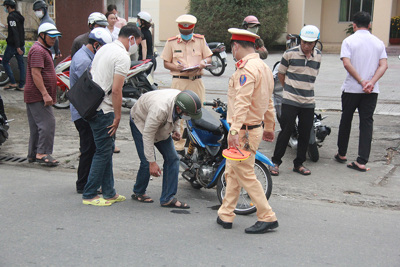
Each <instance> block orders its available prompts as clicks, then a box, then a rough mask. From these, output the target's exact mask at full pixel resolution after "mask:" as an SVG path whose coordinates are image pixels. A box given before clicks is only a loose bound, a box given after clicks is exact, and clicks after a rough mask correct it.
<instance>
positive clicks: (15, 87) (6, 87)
mask: <svg viewBox="0 0 400 267" xmlns="http://www.w3.org/2000/svg"><path fill="white" fill-rule="evenodd" d="M17 88H18V84H16V85H12V84H9V85H8V86H4V87H3V89H4V90H12V89H17Z"/></svg>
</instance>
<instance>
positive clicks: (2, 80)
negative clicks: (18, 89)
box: [0, 63, 10, 86]
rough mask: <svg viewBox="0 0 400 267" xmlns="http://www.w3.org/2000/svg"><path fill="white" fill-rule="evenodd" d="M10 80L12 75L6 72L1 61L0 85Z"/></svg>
mask: <svg viewBox="0 0 400 267" xmlns="http://www.w3.org/2000/svg"><path fill="white" fill-rule="evenodd" d="M9 81H10V77H8V75H7V74H6V72H5V70H4V66H3V64H1V63H0V86H4V85H6V84H7V83H8V82H9Z"/></svg>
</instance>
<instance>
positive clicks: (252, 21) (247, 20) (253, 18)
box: [242, 15, 261, 29]
mask: <svg viewBox="0 0 400 267" xmlns="http://www.w3.org/2000/svg"><path fill="white" fill-rule="evenodd" d="M250 24H255V25H257V26H260V25H261V23H260V22H259V21H258V19H257V17H256V16H253V15H250V16H247V17H245V18H244V20H243V23H242V26H243V27H244V28H245V29H247V28H248V27H249V25H250Z"/></svg>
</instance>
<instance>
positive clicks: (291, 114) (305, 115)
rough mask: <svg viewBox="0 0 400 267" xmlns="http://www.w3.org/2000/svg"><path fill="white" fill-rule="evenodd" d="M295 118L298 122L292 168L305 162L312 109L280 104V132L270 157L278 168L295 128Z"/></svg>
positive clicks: (311, 122)
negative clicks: (272, 154)
mask: <svg viewBox="0 0 400 267" xmlns="http://www.w3.org/2000/svg"><path fill="white" fill-rule="evenodd" d="M296 117H298V118H299V122H298V128H297V130H298V137H297V141H298V144H297V156H296V158H295V159H294V160H293V164H294V167H295V168H297V167H299V166H301V165H302V164H303V162H304V161H306V153H307V148H308V142H309V139H310V132H311V127H312V126H313V122H314V108H301V107H296V106H292V105H288V104H282V114H281V118H280V124H281V131H280V133H279V135H278V139H277V140H276V145H275V150H274V156H273V157H272V162H273V163H275V164H277V165H278V166H279V165H281V163H282V157H283V156H284V155H285V152H286V147H287V145H288V142H289V139H290V136H291V135H292V133H293V130H294V127H295V123H296Z"/></svg>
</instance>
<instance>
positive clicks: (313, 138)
mask: <svg viewBox="0 0 400 267" xmlns="http://www.w3.org/2000/svg"><path fill="white" fill-rule="evenodd" d="M279 64H280V62H279V61H278V62H276V63H275V65H274V67H273V71H272V74H273V76H274V91H273V96H274V106H275V111H276V117H277V119H278V122H279V123H280V116H281V112H282V98H283V97H282V95H283V86H282V84H281V82H280V81H279V79H278V68H279ZM326 118H327V116H325V117H322V115H321V114H317V113H314V124H313V127H312V128H311V133H310V140H309V142H308V149H307V154H308V157H309V158H310V159H311V160H312V161H313V162H317V161H318V160H319V151H318V148H319V147H321V146H322V142H323V141H324V140H325V138H326V137H327V136H328V135H329V134H330V133H331V128H330V127H328V126H326V125H322V120H324V119H326ZM298 135H299V133H298V129H297V122H296V123H295V127H294V131H293V133H292V135H291V136H290V139H289V143H288V146H289V147H291V148H293V149H297V143H298V141H297V138H298Z"/></svg>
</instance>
